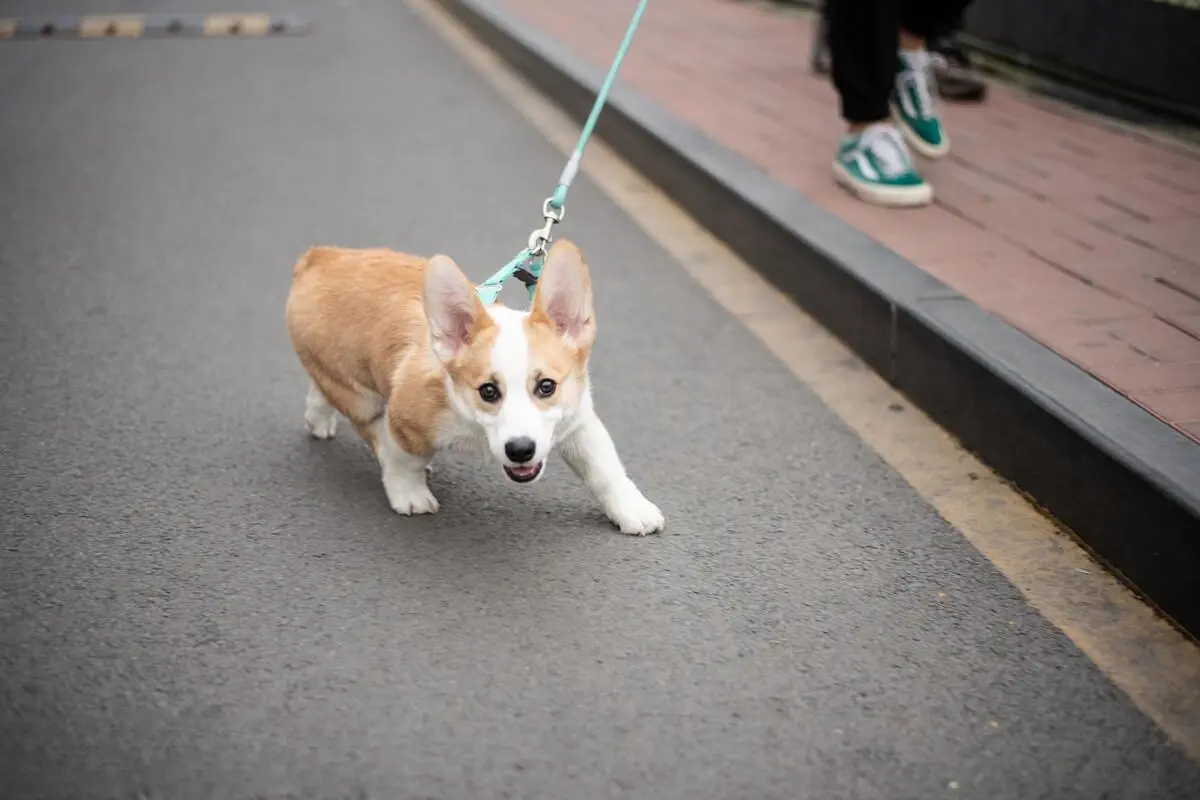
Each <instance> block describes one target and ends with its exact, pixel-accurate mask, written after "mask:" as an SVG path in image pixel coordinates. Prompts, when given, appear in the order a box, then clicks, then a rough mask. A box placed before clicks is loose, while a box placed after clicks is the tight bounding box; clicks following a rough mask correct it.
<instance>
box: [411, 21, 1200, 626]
mask: <svg viewBox="0 0 1200 800" xmlns="http://www.w3.org/2000/svg"><path fill="white" fill-rule="evenodd" d="M435 1H436V2H437V3H438V5H439V6H441V7H442V8H443V9H445V10H446V11H447V12H449V13H450V14H452V15H453V16H454V17H455V18H456V19H458V21H459V22H460V23H462V24H464V25H465V26H466V27H467V28H468V29H469V30H470V31H471V32H472V33H473V34H474V35H475V36H477V37H478V38H479V39H481V40H482V41H483V42H484V43H486V44H487V45H488V46H489V47H491V48H492V49H493V50H495V51H496V53H497V54H498V55H499V56H500V57H501V58H502V59H504V60H505V61H506V62H507V63H508V64H509V65H510V66H511V67H513V68H514V69H515V70H516V71H518V72H519V73H520V74H521V75H522V76H523V77H524V78H525V79H526V80H528V81H529V82H530V83H532V84H533V85H534V86H536V87H537V89H538V90H539V91H541V92H543V93H544V94H546V95H548V96H549V97H550V98H552V99H553V100H554V101H555V102H556V103H558V104H559V105H560V106H561V107H563V108H564V109H565V110H566V111H567V113H569V114H570V115H571V116H572V117H574V118H576V119H579V120H581V121H582V120H583V119H584V118H585V117H586V116H587V113H588V111H589V109H590V107H591V103H592V101H593V99H594V97H595V94H596V91H597V89H598V88H599V86H600V84H601V82H602V80H603V77H604V73H603V70H601V69H598V68H596V67H593V66H592V65H590V64H588V63H586V62H584V61H583V60H582V59H580V58H578V57H577V56H575V55H574V54H573V53H571V52H570V51H569V50H567V49H565V48H564V47H562V46H561V45H560V44H558V42H556V41H555V40H553V39H552V38H551V37H549V36H547V35H545V34H543V33H542V32H541V31H537V30H533V29H531V27H530V26H529V25H527V24H525V23H524V21H523V20H519V19H518V18H516V17H515V16H513V15H511V14H510V13H508V12H507V11H506V10H504V9H502V8H498V7H496V6H495V5H494V4H491V3H487V2H486V1H485V0H435ZM831 113H832V111H831ZM597 132H598V133H599V135H600V136H601V137H602V138H603V139H604V140H605V142H606V143H607V144H608V145H609V146H610V147H612V148H613V149H614V150H615V151H616V152H618V153H619V154H620V155H621V156H622V157H623V158H624V159H626V160H627V161H629V162H630V163H631V164H632V165H633V166H634V167H635V168H636V169H638V170H639V171H640V172H641V173H642V174H643V175H645V176H646V177H647V178H648V179H649V180H651V181H652V182H653V183H655V184H656V185H657V186H658V187H659V188H660V189H661V190H663V191H664V192H665V193H666V194H668V195H669V196H670V197H671V198H672V199H673V200H674V201H675V202H676V203H677V204H679V205H680V206H681V207H683V208H684V209H685V210H686V211H687V212H688V213H689V214H691V215H692V216H693V217H695V218H696V219H697V221H698V222H700V224H702V225H704V226H705V227H706V228H708V230H709V231H710V232H712V233H713V234H714V235H716V236H717V237H719V238H720V239H722V240H723V241H724V242H725V243H726V245H728V246H729V247H730V248H731V249H732V250H734V251H735V252H737V253H738V255H739V256H740V257H741V258H742V259H744V260H745V261H746V262H747V263H749V264H750V265H751V266H752V267H753V268H754V269H756V270H757V271H759V272H760V273H761V274H762V275H763V276H764V277H765V278H766V279H768V280H769V281H771V283H773V284H774V285H775V286H776V287H778V288H779V289H780V290H781V291H783V292H784V293H785V294H787V295H788V296H789V297H791V298H792V299H793V301H795V302H796V303H798V304H799V305H800V306H801V307H803V308H804V310H805V311H806V312H808V313H809V314H811V315H812V316H813V317H815V318H816V319H817V320H818V321H819V322H820V323H821V324H822V325H824V326H825V327H826V328H827V329H829V330H830V331H831V332H832V333H834V334H835V335H836V336H837V337H838V338H840V339H841V340H842V341H843V342H844V343H846V344H847V345H848V346H849V347H850V348H851V349H853V350H854V351H855V352H856V353H857V354H858V355H859V357H861V358H862V359H863V360H864V361H866V362H867V363H868V364H869V365H870V366H871V368H872V369H874V370H875V371H877V372H878V373H880V374H881V375H882V376H883V377H884V378H886V379H887V380H888V381H889V382H890V383H891V384H892V385H893V386H894V387H896V388H897V389H898V390H900V391H901V392H903V393H904V394H905V395H907V396H908V397H909V398H910V399H911V400H912V401H913V402H914V403H915V404H916V405H917V406H918V407H920V408H921V409H922V410H923V411H924V412H925V413H926V414H928V415H929V416H930V417H931V418H933V419H934V420H935V421H936V422H937V423H938V424H939V425H940V426H942V427H943V428H944V429H946V430H947V431H949V432H950V433H951V434H953V435H954V436H956V437H957V438H958V439H959V440H960V441H961V443H962V444H963V445H964V446H965V447H966V448H967V449H969V450H970V451H971V452H973V453H975V454H976V455H977V456H978V457H979V458H980V459H981V460H982V461H984V462H985V463H986V464H988V465H989V466H990V467H991V468H992V469H994V470H995V471H996V472H997V473H999V474H1000V475H1002V476H1004V477H1005V478H1006V479H1007V480H1009V481H1011V482H1012V483H1013V484H1015V485H1016V486H1017V487H1018V488H1019V489H1021V490H1022V491H1023V492H1025V493H1026V494H1027V495H1028V496H1030V497H1031V498H1033V500H1035V501H1036V502H1037V503H1038V504H1039V505H1040V506H1042V507H1043V508H1044V509H1045V510H1046V511H1048V512H1049V513H1050V514H1052V515H1053V516H1054V517H1055V518H1057V520H1058V521H1059V522H1061V523H1062V524H1063V525H1065V526H1066V527H1067V528H1069V529H1070V530H1071V532H1072V533H1074V534H1075V535H1076V536H1077V537H1078V538H1079V539H1080V540H1082V542H1083V543H1084V544H1085V545H1086V546H1088V547H1089V548H1090V549H1091V550H1092V551H1093V552H1094V553H1095V554H1097V555H1098V556H1099V557H1100V558H1101V559H1103V560H1104V561H1106V562H1107V564H1108V565H1109V566H1110V567H1111V568H1113V569H1114V570H1115V571H1116V572H1117V574H1118V575H1119V576H1120V577H1122V578H1123V579H1124V580H1125V581H1126V582H1127V583H1128V584H1129V585H1130V586H1131V587H1132V588H1134V589H1135V590H1136V591H1138V592H1139V593H1140V594H1141V595H1142V596H1143V597H1145V598H1146V599H1147V600H1149V601H1150V602H1151V603H1153V604H1154V605H1156V606H1157V607H1158V608H1159V609H1160V610H1162V611H1163V612H1164V613H1165V614H1166V615H1167V616H1169V617H1171V618H1172V619H1173V620H1174V621H1175V622H1176V623H1177V624H1178V625H1179V626H1180V627H1182V628H1183V629H1184V630H1186V631H1188V632H1189V633H1191V634H1192V635H1193V636H1197V637H1200V445H1196V444H1195V443H1194V442H1192V441H1191V440H1189V439H1187V438H1186V437H1184V436H1183V435H1182V434H1180V433H1178V432H1177V431H1175V430H1173V429H1171V428H1170V427H1168V426H1167V425H1165V424H1163V423H1162V422H1160V421H1159V420H1158V419H1156V418H1155V417H1153V416H1152V415H1150V414H1149V413H1148V412H1146V411H1144V410H1143V409H1141V408H1140V407H1138V406H1137V405H1135V404H1134V403H1132V402H1131V401H1129V400H1127V399H1126V398H1125V397H1123V396H1121V395H1120V394H1118V393H1117V392H1115V391H1113V390H1112V389H1110V388H1108V387H1107V386H1105V385H1104V384H1102V383H1101V382H1099V381H1097V380H1096V379H1094V378H1092V377H1091V376H1090V375H1088V374H1087V373H1085V372H1084V371H1082V370H1081V369H1079V368H1078V367H1076V366H1075V365H1074V364H1071V363H1070V362H1068V361H1067V360H1065V359H1063V358H1062V357H1061V356H1059V355H1058V354H1056V353H1054V352H1053V351H1051V350H1049V349H1048V348H1046V347H1044V346H1042V345H1041V344H1039V343H1038V342H1036V341H1034V340H1033V339H1030V338H1029V337H1028V336H1026V335H1025V334H1024V333H1022V332H1020V331H1018V330H1017V329H1016V328H1013V327H1012V326H1010V325H1008V324H1007V323H1005V322H1003V321H1002V320H1000V319H999V318H997V317H994V316H992V315H991V314H989V313H987V312H985V311H983V310H982V309H981V308H979V307H978V306H976V305H975V304H974V303H972V302H971V301H969V300H967V299H966V298H965V297H963V296H962V295H960V294H958V293H957V292H955V291H954V290H953V289H951V288H950V287H949V286H947V285H946V284H944V283H942V282H940V281H938V280H937V279H935V278H933V277H932V276H931V275H929V274H928V273H926V272H924V271H923V270H921V269H920V268H919V267H917V266H916V265H914V264H912V263H910V262H908V261H906V260H905V259H903V258H901V257H900V256H899V255H897V254H896V253H893V252H892V251H890V250H888V249H887V248H885V247H883V246H882V245H880V244H878V243H877V242H875V241H874V240H872V239H870V238H869V237H867V236H866V235H865V234H863V233H861V232H860V231H858V230H856V229H855V228H853V227H851V226H849V225H847V224H846V223H844V222H842V221H841V220H840V219H838V218H837V217H835V216H833V215H831V214H829V213H828V212H826V211H824V210H823V209H821V208H818V207H817V206H815V205H813V204H812V203H810V202H809V201H807V200H806V199H805V198H804V197H803V196H801V195H799V194H797V193H796V192H794V191H792V190H791V189H788V188H787V187H785V186H783V185H781V184H779V183H777V182H776V181H774V180H773V179H771V178H769V177H767V176H766V175H765V174H764V173H763V172H762V171H761V170H759V169H757V168H756V167H755V166H754V165H752V164H751V163H749V162H748V161H746V160H744V159H742V158H740V157H739V156H737V155H735V154H733V153H731V152H729V151H727V150H725V149H724V148H723V147H721V146H719V145H717V144H716V143H715V142H713V141H712V140H710V139H708V138H707V137H706V136H704V135H702V134H700V133H699V132H698V131H696V130H694V129H692V128H690V127H689V126H688V125H686V124H684V123H683V122H681V121H679V120H677V119H675V118H673V117H671V116H670V115H669V114H667V113H666V112H664V111H663V110H662V109H661V108H660V107H659V106H658V105H657V104H655V103H654V102H652V101H650V100H649V99H648V98H646V97H645V96H644V95H641V94H639V93H638V92H635V91H633V90H631V89H629V88H628V87H627V86H620V85H618V86H616V87H615V88H614V90H613V93H612V95H611V98H610V102H609V106H608V108H607V109H606V110H605V113H604V114H603V115H602V116H601V118H600V122H599V125H598V127H597ZM830 180H832V177H831V178H830Z"/></svg>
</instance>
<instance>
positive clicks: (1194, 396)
mask: <svg viewBox="0 0 1200 800" xmlns="http://www.w3.org/2000/svg"><path fill="white" fill-rule="evenodd" d="M492 2H495V3H498V4H499V5H502V6H504V7H506V8H507V9H509V10H510V11H511V12H513V13H516V14H518V15H519V16H521V17H522V18H523V19H525V20H527V21H528V22H529V24H531V25H534V26H536V27H539V28H541V29H542V30H543V31H544V32H545V33H548V34H550V35H552V36H554V37H555V38H556V39H558V40H559V41H560V42H561V43H562V44H564V45H566V46H568V47H570V48H571V49H572V50H574V51H575V52H576V53H577V54H579V55H580V56H581V57H583V58H585V59H587V60H589V61H592V62H594V63H595V64H597V65H604V66H607V64H608V62H609V60H610V59H611V57H612V54H613V53H614V52H615V50H616V46H617V43H618V42H619V41H620V38H621V35H622V34H623V33H624V28H625V25H626V24H627V23H628V20H629V15H630V13H631V11H632V8H633V6H634V0H604V2H597V0H554V1H553V2H546V0H492ZM811 42H812V26H811V23H810V22H809V21H807V19H805V18H803V17H801V16H799V15H796V14H793V13H781V12H779V11H775V10H770V9H766V8H764V7H763V6H761V5H758V4H751V3H741V2H736V1H735V0H656V2H654V3H651V4H650V6H649V9H648V10H647V12H646V16H645V19H644V22H643V25H642V28H641V30H640V31H639V33H638V38H637V40H636V42H635V44H634V47H633V50H632V51H631V53H630V56H629V59H628V60H627V61H626V64H625V66H624V68H623V71H622V73H621V76H622V81H623V82H624V83H626V84H628V85H629V86H631V87H632V88H634V89H637V90H638V91H639V92H641V93H643V94H645V95H647V96H648V97H650V98H652V99H654V100H656V101H658V102H659V103H661V104H662V105H663V107H665V108H666V109H667V110H668V111H670V112H671V113H673V114H674V115H675V116H677V117H678V118H680V119H682V120H684V121H685V122H688V123H689V124H691V125H693V126H694V127H696V128H697V129H699V130H701V131H703V132H704V133H705V134H707V135H708V136H710V137H711V138H713V139H714V140H716V141H717V142H719V143H721V144H722V145H724V146H725V147H728V148H729V149H731V150H733V151H735V152H737V153H739V154H740V155H742V156H743V157H745V158H747V159H749V160H750V161H752V162H754V163H756V164H757V165H759V166H760V167H761V168H762V169H763V170H764V171H766V172H767V173H768V174H770V175H771V176H772V177H774V178H776V179H777V180H779V181H781V182H783V183H785V184H787V185H789V186H791V187H793V188H794V189H796V190H797V191H799V192H801V193H803V194H804V195H805V196H806V197H807V198H809V199H810V200H812V201H813V202H815V203H817V204H819V205H821V206H823V207H824V208H825V209H827V210H828V211H830V212H832V213H834V214H836V215H838V216H839V217H841V218H842V219H843V220H845V221H847V222H848V223H850V224H852V225H854V226H855V227H857V228H859V229H860V230H863V231H864V232H866V233H867V234H869V235H870V236H872V237H873V238H875V239H876V240H878V241H879V242H881V243H883V244H884V245H886V246H888V247H889V248H891V249H892V250H894V251H895V252H897V253H899V254H900V255H902V256H904V257H905V258H907V259H908V260H910V261H912V262H913V263H915V264H917V265H919V266H921V267H922V268H924V269H925V270H927V271H928V272H930V273H931V274H933V275H935V276H937V277H938V278H939V279H941V280H943V281H945V282H946V283H948V284H949V285H951V286H952V287H954V288H955V289H956V290H958V291H959V292H961V293H962V294H963V295H965V296H967V297H969V298H970V299H971V300H973V301H974V302H976V303H978V304H979V305H981V306H983V307H984V308H986V309H988V310H990V311H992V312H993V313H995V314H997V315H999V316H1000V317H1003V318H1004V319H1005V320H1007V321H1008V322H1009V323H1010V324H1012V325H1015V326H1017V327H1018V328H1020V329H1021V330H1023V331H1025V332H1026V333H1027V334H1029V335H1030V336H1032V337H1034V338H1036V339H1038V340H1039V341H1041V342H1042V343H1043V344H1045V345H1046V346H1048V347H1051V348H1053V349H1054V350H1056V351H1057V352H1058V353H1060V354H1061V355H1063V356H1064V357H1066V358H1068V359H1070V360H1071V361H1073V362H1075V363H1076V364H1078V365H1079V366H1081V367H1083V368H1084V369H1086V370H1087V371H1088V372H1090V373H1091V374H1093V375H1095V376H1096V377H1097V378H1099V379H1100V380H1103V381H1105V382H1106V383H1108V384H1109V385H1111V386H1113V387H1114V388H1116V389H1118V390H1119V391H1121V392H1122V393H1124V394H1126V395H1127V396H1129V397H1130V398H1132V399H1133V400H1134V401H1136V402H1137V403H1139V404H1141V405H1142V406H1144V407H1145V408H1147V409H1149V410H1150V411H1151V412H1153V413H1154V414H1156V415H1157V416H1158V417H1160V418H1161V419H1163V420H1165V421H1167V422H1169V423H1171V424H1173V425H1174V426H1175V427H1176V428H1178V429H1179V430H1182V431H1183V432H1185V433H1186V434H1188V435H1190V436H1191V437H1192V438H1193V439H1196V440H1197V441H1200V159H1196V158H1191V157H1189V156H1187V155H1185V154H1182V153H1179V152H1176V151H1174V150H1171V149H1167V148H1165V147H1162V146H1158V145H1154V144H1150V143H1146V142H1143V141H1140V140H1138V139H1135V138H1133V137H1131V136H1127V135H1124V134H1121V133H1117V132H1114V131H1110V130H1108V129H1107V128H1105V127H1102V126H1100V125H1098V124H1096V123H1095V122H1091V121H1088V120H1086V119H1084V118H1083V117H1082V116H1081V115H1076V114H1073V113H1072V112H1070V111H1068V110H1066V109H1064V108H1060V107H1057V106H1054V105H1052V104H1050V103H1048V102H1040V101H1033V100H1030V99H1027V98H1025V97H1023V96H1021V95H1019V94H1018V93H1017V92H1015V91H1012V90H1009V89H1007V88H1005V87H1003V86H996V85H993V86H992V87H991V91H990V93H989V95H988V99H987V100H986V102H985V103H983V104H982V105H965V106H954V105H948V106H947V107H946V123H947V129H948V132H949V135H950V138H951V142H952V145H953V151H952V154H951V155H950V156H949V157H948V158H947V159H945V160H943V161H941V162H937V163H932V164H931V163H929V162H924V163H922V164H921V168H922V170H923V172H924V174H925V175H926V177H927V178H928V179H929V180H930V182H931V183H932V184H933V187H934V192H935V196H936V202H935V204H934V205H933V206H931V207H928V208H923V209H917V210H906V211H898V210H888V209H879V208H874V207H872V206H868V205H865V204H863V203H860V202H858V201H856V200H854V199H853V198H851V197H850V196H849V195H848V194H846V193H844V192H842V191H841V190H840V189H839V188H838V187H836V186H835V185H834V183H833V179H832V174H831V170H830V165H831V163H832V160H833V155H834V152H835V149H836V145H837V141H838V137H839V136H840V134H841V132H842V125H841V122H840V121H839V119H838V117H837V96H836V94H835V92H834V90H833V88H832V86H831V85H830V84H829V82H828V80H826V79H823V78H818V77H816V76H814V75H812V74H811V73H810V71H809V65H808V58H809V49H810V46H811Z"/></svg>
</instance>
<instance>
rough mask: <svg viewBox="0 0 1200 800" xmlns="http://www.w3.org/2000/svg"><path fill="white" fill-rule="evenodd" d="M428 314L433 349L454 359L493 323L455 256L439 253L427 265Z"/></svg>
mask: <svg viewBox="0 0 1200 800" xmlns="http://www.w3.org/2000/svg"><path fill="white" fill-rule="evenodd" d="M424 301H425V317H426V319H428V320H429V333H430V337H431V338H432V340H433V351H434V353H435V354H436V355H437V357H438V358H439V359H441V360H442V361H451V360H453V359H454V358H455V356H457V355H458V354H459V353H461V352H462V350H463V348H465V347H466V346H467V345H469V344H470V343H471V342H472V341H473V340H474V339H475V337H476V336H478V335H479V333H480V331H482V330H483V329H484V328H486V327H487V326H488V325H490V324H491V318H490V317H489V316H488V313H487V309H485V308H484V307H483V303H482V302H481V301H480V300H479V295H477V294H475V287H474V286H472V285H471V282H470V281H469V280H467V276H466V275H464V274H463V271H462V270H461V269H460V268H459V266H458V264H456V263H454V260H453V259H452V258H449V257H448V256H443V255H436V256H434V257H433V258H431V259H430V260H429V265H428V266H427V267H426V268H425V287H424Z"/></svg>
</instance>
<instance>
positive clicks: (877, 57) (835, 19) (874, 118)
mask: <svg viewBox="0 0 1200 800" xmlns="http://www.w3.org/2000/svg"><path fill="white" fill-rule="evenodd" d="M827 2H829V0H827ZM827 13H828V17H829V49H830V54H831V56H832V61H833V64H832V67H833V83H834V86H835V87H836V88H837V91H838V95H839V98H840V103H841V115H842V119H844V120H845V121H846V124H847V126H848V128H849V131H848V133H847V135H846V136H845V138H843V140H842V143H841V146H840V147H839V149H838V155H837V159H836V160H835V161H834V164H833V170H834V175H835V176H836V177H837V180H838V182H839V183H841V184H842V185H843V186H845V187H846V188H847V189H849V190H850V191H852V192H853V193H854V194H856V195H858V196H859V197H860V198H862V199H863V200H867V201H868V202H872V203H877V204H879V205H887V206H913V205H924V204H926V203H928V202H929V201H930V200H931V199H932V197H933V193H932V191H931V190H930V188H929V185H928V184H927V183H925V181H924V180H923V179H922V178H921V177H920V176H919V175H917V173H916V172H915V171H914V170H913V168H912V159H911V157H910V156H909V154H908V149H907V148H906V147H905V146H904V141H903V139H902V138H901V136H900V134H899V133H898V132H897V130H896V128H895V127H894V126H893V125H892V124H891V123H890V122H889V121H888V115H889V106H888V97H889V95H890V94H891V93H892V90H893V88H894V87H895V83H896V51H897V44H898V35H899V29H900V0H832V2H830V4H829V8H828V12H827Z"/></svg>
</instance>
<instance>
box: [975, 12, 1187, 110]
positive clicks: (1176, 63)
mask: <svg viewBox="0 0 1200 800" xmlns="http://www.w3.org/2000/svg"><path fill="white" fill-rule="evenodd" d="M963 29H964V31H965V32H966V33H969V34H971V35H972V36H974V37H976V38H978V39H981V40H983V42H984V43H986V44H992V45H996V46H999V47H1000V48H1003V49H1004V50H1008V51H1013V52H1011V53H1010V55H1012V56H1016V57H1020V56H1022V55H1024V56H1028V57H1030V58H1031V59H1032V61H1033V63H1031V64H1030V66H1031V67H1034V68H1038V67H1048V68H1050V69H1052V70H1053V69H1058V70H1066V71H1068V73H1077V74H1076V75H1075V76H1074V77H1081V78H1084V79H1088V78H1090V79H1092V80H1095V81H1097V82H1098V83H1100V84H1101V86H1099V87H1097V88H1102V87H1103V84H1111V85H1112V87H1114V88H1118V89H1120V90H1122V93H1124V94H1127V95H1129V96H1132V97H1137V98H1140V99H1143V100H1146V101H1157V102H1154V104H1155V105H1164V106H1172V107H1174V109H1175V110H1176V111H1179V112H1183V113H1185V114H1187V115H1188V116H1193V117H1200V0H976V2H974V3H973V4H972V5H971V7H970V8H969V9H968V10H967V14H966V19H965V21H964V26H963ZM1039 62H1041V63H1039Z"/></svg>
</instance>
